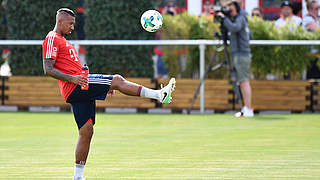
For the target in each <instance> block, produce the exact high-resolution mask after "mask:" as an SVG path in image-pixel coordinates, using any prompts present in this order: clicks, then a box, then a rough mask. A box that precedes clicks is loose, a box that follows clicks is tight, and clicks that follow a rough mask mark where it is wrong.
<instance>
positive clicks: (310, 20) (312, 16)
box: [302, 0, 320, 32]
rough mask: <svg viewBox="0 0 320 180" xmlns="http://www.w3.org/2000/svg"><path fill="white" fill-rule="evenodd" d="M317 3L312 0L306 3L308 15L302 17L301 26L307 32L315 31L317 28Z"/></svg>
mask: <svg viewBox="0 0 320 180" xmlns="http://www.w3.org/2000/svg"><path fill="white" fill-rule="evenodd" d="M319 8H320V6H319V3H318V1H316V0H312V1H310V2H308V3H307V10H308V14H307V15H306V16H305V17H303V21H302V25H303V27H304V28H306V29H307V30H308V31H313V32H314V31H316V29H317V28H319V18H318V13H319Z"/></svg>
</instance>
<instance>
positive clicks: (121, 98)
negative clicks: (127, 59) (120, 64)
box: [97, 78, 156, 108]
mask: <svg viewBox="0 0 320 180" xmlns="http://www.w3.org/2000/svg"><path fill="white" fill-rule="evenodd" d="M126 79H127V80H128V81H131V82H135V83H137V84H141V85H143V86H145V87H148V88H151V89H154V88H155V83H154V82H152V81H151V79H150V78H126ZM155 106H156V103H155V102H154V101H152V100H151V99H147V98H141V97H135V96H127V95H124V94H122V93H120V92H119V91H117V92H116V94H115V95H114V96H113V97H111V98H110V97H107V99H106V101H97V107H121V108H154V107H155Z"/></svg>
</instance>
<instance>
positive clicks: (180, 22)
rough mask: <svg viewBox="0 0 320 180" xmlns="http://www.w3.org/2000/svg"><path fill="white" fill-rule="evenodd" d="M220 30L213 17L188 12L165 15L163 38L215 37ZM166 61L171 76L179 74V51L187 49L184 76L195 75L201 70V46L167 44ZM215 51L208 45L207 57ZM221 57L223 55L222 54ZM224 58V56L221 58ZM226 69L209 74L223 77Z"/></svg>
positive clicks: (165, 48) (165, 49)
mask: <svg viewBox="0 0 320 180" xmlns="http://www.w3.org/2000/svg"><path fill="white" fill-rule="evenodd" d="M218 31H219V24H215V23H213V22H212V20H211V19H207V18H204V17H197V16H193V15H190V14H188V13H186V12H185V13H182V14H178V15H176V16H170V15H165V16H164V25H163V27H162V38H163V39H214V37H213V33H214V32H218ZM164 51H165V54H164V61H165V63H166V65H167V66H168V68H169V69H170V75H171V76H177V74H178V72H179V71H181V69H180V70H179V66H178V62H177V60H178V58H179V52H181V51H185V52H186V56H187V63H186V64H187V67H186V70H185V71H184V72H183V77H193V76H194V75H196V74H197V73H198V72H199V56H200V54H199V47H198V46H188V47H183V46H174V47H172V46H166V47H164ZM212 53H213V47H212V46H207V47H206V59H207V61H208V60H209V56H210V55H211V54H212ZM220 57H223V55H222V54H220ZM220 59H222V58H220ZM224 72H225V70H224V69H221V70H220V72H217V73H214V74H211V75H209V76H215V77H223V76H224V74H225V73H224Z"/></svg>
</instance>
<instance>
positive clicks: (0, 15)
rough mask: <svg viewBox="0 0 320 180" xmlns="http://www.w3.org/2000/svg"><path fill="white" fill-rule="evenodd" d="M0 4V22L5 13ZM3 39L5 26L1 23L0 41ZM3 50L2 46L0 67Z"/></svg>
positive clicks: (2, 61)
mask: <svg viewBox="0 0 320 180" xmlns="http://www.w3.org/2000/svg"><path fill="white" fill-rule="evenodd" d="M1 4H2V1H1V0H0V21H2V20H3V18H4V12H5V9H4V8H3V6H1ZM4 37H5V26H4V24H3V23H2V22H1V24H0V39H1V40H3V39H4ZM3 48H4V47H3V46H1V47H0V66H1V65H2V64H3V63H4V62H5V59H4V58H2V57H1V54H2V51H3Z"/></svg>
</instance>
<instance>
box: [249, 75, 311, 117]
mask: <svg viewBox="0 0 320 180" xmlns="http://www.w3.org/2000/svg"><path fill="white" fill-rule="evenodd" d="M250 83H251V87H252V105H253V107H254V108H255V109H256V110H293V111H304V110H307V109H308V108H309V107H308V106H309V105H310V100H309V99H308V98H309V96H310V90H309V89H308V87H309V86H310V83H309V82H308V81H267V80H259V81H257V80H253V81H250Z"/></svg>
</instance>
